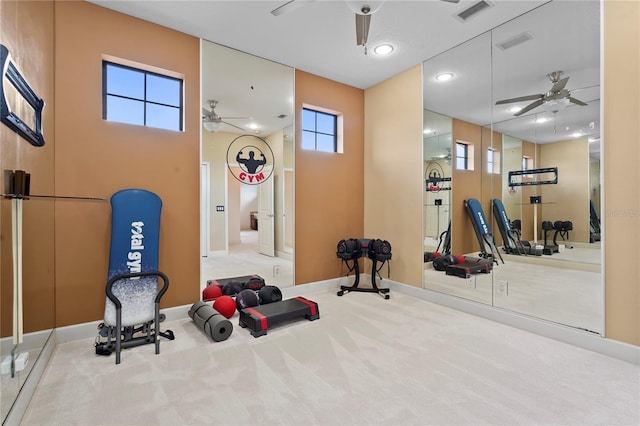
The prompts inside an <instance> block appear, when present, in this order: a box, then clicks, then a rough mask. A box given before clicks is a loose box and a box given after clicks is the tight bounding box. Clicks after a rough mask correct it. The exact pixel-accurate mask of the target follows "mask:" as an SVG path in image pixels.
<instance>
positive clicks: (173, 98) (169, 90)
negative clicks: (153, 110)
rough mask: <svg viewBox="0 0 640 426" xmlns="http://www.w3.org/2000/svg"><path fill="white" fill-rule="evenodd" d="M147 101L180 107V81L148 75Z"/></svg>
mask: <svg viewBox="0 0 640 426" xmlns="http://www.w3.org/2000/svg"><path fill="white" fill-rule="evenodd" d="M147 101H148V102H158V103H161V104H165V105H173V106H175V107H179V106H180V81H179V80H176V79H173V78H168V77H162V76H157V75H151V74H149V75H147Z"/></svg>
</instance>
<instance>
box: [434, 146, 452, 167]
mask: <svg viewBox="0 0 640 426" xmlns="http://www.w3.org/2000/svg"><path fill="white" fill-rule="evenodd" d="M431 160H432V161H439V160H444V162H445V163H447V164H451V148H447V155H434V156H433V157H431Z"/></svg>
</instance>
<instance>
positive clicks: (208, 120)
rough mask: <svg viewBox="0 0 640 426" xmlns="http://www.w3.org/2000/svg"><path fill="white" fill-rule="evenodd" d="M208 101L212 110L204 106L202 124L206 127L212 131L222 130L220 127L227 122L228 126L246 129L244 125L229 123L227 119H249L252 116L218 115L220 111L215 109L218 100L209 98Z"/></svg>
mask: <svg viewBox="0 0 640 426" xmlns="http://www.w3.org/2000/svg"><path fill="white" fill-rule="evenodd" d="M208 103H209V108H211V111H209V110H208V109H206V108H202V124H203V126H204V128H205V129H207V130H208V131H210V132H216V131H218V130H220V127H221V126H222V125H223V124H226V125H227V126H231V127H235V128H236V129H238V130H242V131H243V132H244V131H245V129H243V128H242V127H238V126H236V125H235V124H231V123H228V122H226V121H225V120H248V119H250V118H251V117H221V116H219V115H218V113H216V110H215V107H216V105H218V101H214V100H209V101H208Z"/></svg>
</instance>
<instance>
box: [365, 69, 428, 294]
mask: <svg viewBox="0 0 640 426" xmlns="http://www.w3.org/2000/svg"><path fill="white" fill-rule="evenodd" d="M422 115H423V112H422V65H417V66H415V67H413V68H411V69H409V70H407V71H405V72H403V73H400V74H398V75H396V76H394V77H392V78H390V79H388V80H386V81H384V82H382V83H380V84H378V85H376V86H374V87H372V88H370V89H367V90H366V91H365V139H366V142H365V146H364V160H365V164H364V179H365V183H364V194H365V205H364V222H365V226H364V231H365V234H366V235H365V236H366V237H367V238H380V239H383V240H388V241H389V242H390V243H391V248H392V256H393V257H392V259H391V274H392V275H391V279H392V280H394V281H399V282H402V283H405V284H409V285H412V286H415V287H422V262H423V241H422V223H423V220H422V214H423V208H422V194H423V192H424V176H423V173H424V171H423V153H422V150H423V144H422V138H423V136H424V135H423V133H422Z"/></svg>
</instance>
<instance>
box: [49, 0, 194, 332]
mask: <svg viewBox="0 0 640 426" xmlns="http://www.w3.org/2000/svg"><path fill="white" fill-rule="evenodd" d="M55 28H56V37H55V55H56V61H55V63H56V66H55V91H56V92H55V107H56V117H55V124H56V128H55V139H56V145H55V193H56V194H57V195H74V196H76V195H79V196H92V197H104V198H107V199H108V198H110V197H111V195H112V194H113V193H115V192H116V191H118V190H120V189H124V188H144V189H147V190H150V191H152V192H155V193H156V194H158V195H159V196H160V198H161V199H162V201H163V209H162V218H161V230H160V259H159V268H160V269H161V270H162V271H163V272H165V273H166V274H167V275H168V277H169V279H170V281H171V285H170V288H169V290H168V292H167V293H166V294H165V296H164V297H163V303H162V306H163V307H170V306H179V305H185V304H189V303H193V302H194V301H196V300H198V298H199V280H200V277H199V273H198V271H199V259H200V257H199V246H200V244H199V241H200V237H199V223H200V219H199V210H200V209H199V196H200V191H199V182H200V167H199V157H200V148H199V147H200V143H199V141H200V62H199V58H200V42H199V40H198V39H197V38H194V37H191V36H187V35H185V34H183V33H179V32H177V31H174V30H170V29H167V28H163V27H160V26H158V25H154V24H151V23H149V22H146V21H142V20H139V19H136V18H133V17H130V16H126V15H123V14H119V13H116V12H113V11H110V10H108V9H105V8H102V7H99V6H95V5H93V4H90V3H87V2H55ZM134 41H135V42H134ZM102 55H111V56H114V57H117V58H122V59H126V60H130V61H135V62H137V63H141V64H146V65H151V66H154V67H158V68H161V69H165V70H170V71H172V72H176V73H179V74H182V75H184V82H185V84H184V87H185V125H184V131H183V132H172V131H167V130H162V129H153V128H147V127H141V126H133V125H127V124H122V123H115V122H108V121H105V120H103V119H102V94H101V88H102ZM55 214H56V222H55V232H56V237H55V253H56V254H55V256H56V268H55V278H56V326H58V327H59V326H65V325H69V324H77V323H82V322H86V321H94V320H100V319H102V318H103V317H104V304H105V295H104V288H105V283H106V279H107V267H108V262H109V242H110V235H111V232H110V217H111V216H110V215H111V209H110V206H109V204H107V203H97V202H82V203H79V202H56V209H55ZM51 273H53V271H51Z"/></svg>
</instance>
